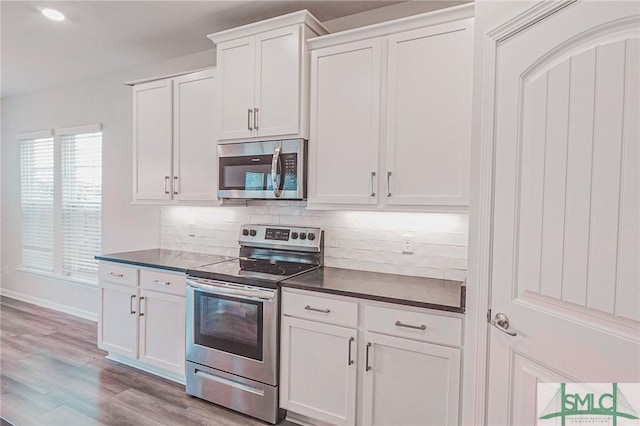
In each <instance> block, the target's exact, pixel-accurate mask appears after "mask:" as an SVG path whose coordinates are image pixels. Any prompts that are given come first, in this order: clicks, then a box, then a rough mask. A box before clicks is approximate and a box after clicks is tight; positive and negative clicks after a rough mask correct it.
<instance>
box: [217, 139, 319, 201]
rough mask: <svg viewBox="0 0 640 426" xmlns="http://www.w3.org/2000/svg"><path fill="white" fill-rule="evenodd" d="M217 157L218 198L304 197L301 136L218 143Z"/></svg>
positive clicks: (304, 156)
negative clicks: (284, 138) (263, 140)
mask: <svg viewBox="0 0 640 426" xmlns="http://www.w3.org/2000/svg"><path fill="white" fill-rule="evenodd" d="M218 159H219V162H218V171H219V177H218V197H220V198H232V199H233V198H245V199H281V200H303V199H305V198H306V192H307V188H306V185H307V176H306V173H307V141H306V140H304V139H286V140H277V141H265V142H242V143H233V144H220V145H218Z"/></svg>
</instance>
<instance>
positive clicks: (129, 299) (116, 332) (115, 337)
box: [98, 281, 138, 359]
mask: <svg viewBox="0 0 640 426" xmlns="http://www.w3.org/2000/svg"><path fill="white" fill-rule="evenodd" d="M99 292H100V320H99V321H98V347H99V348H100V349H103V350H105V351H109V352H115V353H118V354H120V355H124V356H127V357H129V358H132V359H135V358H137V357H138V289H137V288H135V287H128V286H124V285H118V284H112V283H107V282H103V281H101V282H100V287H99Z"/></svg>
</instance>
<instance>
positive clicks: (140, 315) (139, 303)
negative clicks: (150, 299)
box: [138, 296, 145, 317]
mask: <svg viewBox="0 0 640 426" xmlns="http://www.w3.org/2000/svg"><path fill="white" fill-rule="evenodd" d="M144 299H145V298H144V296H142V297H141V298H139V299H138V312H139V313H138V316H139V317H143V316H144V313H143V312H142V301H143V300H144Z"/></svg>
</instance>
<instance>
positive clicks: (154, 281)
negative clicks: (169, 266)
mask: <svg viewBox="0 0 640 426" xmlns="http://www.w3.org/2000/svg"><path fill="white" fill-rule="evenodd" d="M151 282H152V283H154V284H164V285H170V284H171V283H170V282H167V281H160V280H153V281H151Z"/></svg>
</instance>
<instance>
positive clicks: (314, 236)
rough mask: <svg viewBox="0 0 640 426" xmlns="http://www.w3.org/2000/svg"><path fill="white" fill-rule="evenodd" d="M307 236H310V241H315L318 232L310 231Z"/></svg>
mask: <svg viewBox="0 0 640 426" xmlns="http://www.w3.org/2000/svg"><path fill="white" fill-rule="evenodd" d="M307 238H309V241H313V240H315V239H316V234H313V233H311V232H309V234H308V235H307Z"/></svg>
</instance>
